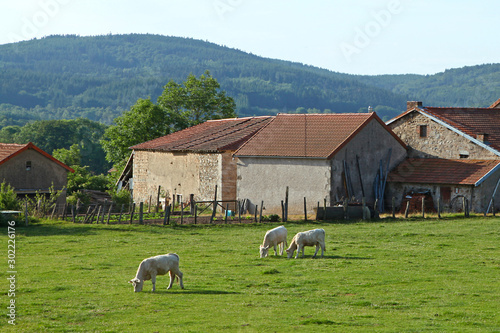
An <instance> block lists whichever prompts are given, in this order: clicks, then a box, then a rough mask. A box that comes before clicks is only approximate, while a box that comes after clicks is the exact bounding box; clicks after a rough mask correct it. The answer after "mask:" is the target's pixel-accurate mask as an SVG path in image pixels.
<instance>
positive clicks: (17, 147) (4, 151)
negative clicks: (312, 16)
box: [0, 142, 75, 172]
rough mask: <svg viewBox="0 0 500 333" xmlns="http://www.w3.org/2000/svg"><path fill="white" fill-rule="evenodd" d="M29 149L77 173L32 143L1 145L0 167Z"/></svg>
mask: <svg viewBox="0 0 500 333" xmlns="http://www.w3.org/2000/svg"><path fill="white" fill-rule="evenodd" d="M28 149H33V150H35V151H36V152H38V153H40V154H42V155H43V156H45V157H47V158H48V159H49V160H51V161H52V162H54V163H56V164H58V165H60V166H62V167H63V168H64V169H66V170H68V171H70V172H75V170H73V169H72V168H70V167H69V166H67V165H66V164H64V163H62V162H61V161H59V160H58V159H56V158H54V157H53V156H52V155H50V154H48V153H46V152H44V151H43V150H41V149H40V148H38V147H37V146H35V145H34V144H33V143H32V142H29V143H26V144H18V143H0V165H2V164H4V163H5V162H7V161H8V160H10V159H11V158H13V157H15V156H17V155H19V154H21V153H22V152H24V151H26V150H28Z"/></svg>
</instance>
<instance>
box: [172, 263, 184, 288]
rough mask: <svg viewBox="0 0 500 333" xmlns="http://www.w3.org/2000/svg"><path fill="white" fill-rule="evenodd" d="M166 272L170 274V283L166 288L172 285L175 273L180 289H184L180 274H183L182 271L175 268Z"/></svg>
mask: <svg viewBox="0 0 500 333" xmlns="http://www.w3.org/2000/svg"><path fill="white" fill-rule="evenodd" d="M168 273H169V274H170V285H169V286H168V289H170V288H171V287H172V284H173V283H174V279H175V276H176V275H177V277H178V278H179V285H180V286H181V289H184V283H183V281H182V275H183V274H182V272H181V271H180V270H179V269H178V268H177V269H173V270H171V271H169V272H168Z"/></svg>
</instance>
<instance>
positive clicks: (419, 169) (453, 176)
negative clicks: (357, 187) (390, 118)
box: [387, 158, 500, 186]
mask: <svg viewBox="0 0 500 333" xmlns="http://www.w3.org/2000/svg"><path fill="white" fill-rule="evenodd" d="M498 168H500V161H499V160H467V159H461V160H447V159H440V158H427V159H426V158H411V159H407V160H405V161H404V162H402V163H401V164H400V165H398V166H397V167H396V168H395V169H394V170H393V171H391V172H390V173H389V176H388V177H387V181H388V182H393V183H416V184H448V185H476V186H477V185H479V183H480V182H482V180H484V179H485V178H486V177H487V176H489V175H490V174H491V173H492V172H493V171H495V170H497V169H498Z"/></svg>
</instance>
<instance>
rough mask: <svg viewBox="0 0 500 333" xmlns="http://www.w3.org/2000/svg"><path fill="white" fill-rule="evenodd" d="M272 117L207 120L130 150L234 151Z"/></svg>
mask: <svg viewBox="0 0 500 333" xmlns="http://www.w3.org/2000/svg"><path fill="white" fill-rule="evenodd" d="M272 118H273V117H270V116H263V117H248V118H232V119H220V120H208V121H206V122H204V123H202V124H199V125H196V126H192V127H189V128H186V129H184V130H181V131H177V132H175V133H172V134H169V135H165V136H163V137H160V138H157V139H154V140H151V141H147V142H144V143H140V144H138V145H135V146H132V147H130V149H134V150H154V151H205V152H207V151H208V152H215V151H223V150H233V151H234V150H236V149H238V148H239V147H240V145H241V144H242V143H243V142H245V141H246V140H248V138H250V137H251V136H252V135H254V134H255V133H256V132H257V131H258V130H260V129H261V128H262V127H263V126H265V125H266V124H267V123H268V122H269V121H270V120H271V119H272Z"/></svg>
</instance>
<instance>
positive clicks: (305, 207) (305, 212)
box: [304, 197, 307, 222]
mask: <svg viewBox="0 0 500 333" xmlns="http://www.w3.org/2000/svg"><path fill="white" fill-rule="evenodd" d="M304 221H306V222H307V200H306V197H304Z"/></svg>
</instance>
